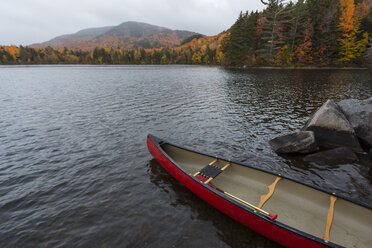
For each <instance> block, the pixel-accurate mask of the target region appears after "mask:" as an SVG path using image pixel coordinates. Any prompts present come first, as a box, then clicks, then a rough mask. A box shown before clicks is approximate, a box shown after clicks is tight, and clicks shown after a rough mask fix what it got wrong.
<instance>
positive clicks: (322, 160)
mask: <svg viewBox="0 0 372 248" xmlns="http://www.w3.org/2000/svg"><path fill="white" fill-rule="evenodd" d="M303 160H304V161H305V162H308V163H316V164H318V165H337V164H350V163H354V162H357V161H358V157H357V155H356V154H355V153H354V152H353V151H352V150H351V149H349V148H346V147H338V148H334V149H331V150H328V151H323V152H317V153H314V154H309V155H307V156H305V157H304V158H303Z"/></svg>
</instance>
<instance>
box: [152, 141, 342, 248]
mask: <svg viewBox="0 0 372 248" xmlns="http://www.w3.org/2000/svg"><path fill="white" fill-rule="evenodd" d="M151 137H152V136H149V137H148V138H147V147H148V149H149V151H150V153H151V155H152V156H153V157H154V158H155V159H156V160H157V161H158V162H159V163H160V164H161V165H162V166H163V167H164V168H165V169H166V170H167V171H168V172H169V173H170V174H171V175H172V176H173V177H174V178H175V179H177V180H178V181H179V182H180V183H182V184H183V185H184V186H186V187H187V188H188V189H189V190H191V191H192V192H193V193H194V194H196V195H197V196H198V197H199V198H201V199H203V200H204V201H206V202H207V203H209V204H210V205H212V206H213V207H215V208H216V209H218V210H219V211H221V212H223V213H224V214H226V215H228V216H230V217H231V218H233V219H235V220H236V221H238V222H240V223H241V224H243V225H245V226H247V227H248V228H250V229H252V230H254V231H255V232H257V233H259V234H261V235H263V236H265V237H267V238H269V239H271V240H273V241H275V242H277V243H279V244H281V245H284V246H286V247H294V248H298V247H301V248H307V247H309V248H318V247H341V246H338V245H336V244H333V243H326V242H325V241H323V240H321V239H318V238H316V237H314V236H311V235H308V234H305V233H302V232H300V231H298V230H295V229H291V227H288V226H285V225H284V224H282V223H278V222H276V221H273V220H270V219H269V218H267V217H265V216H264V215H261V214H259V213H257V212H254V211H253V210H251V209H249V208H247V207H245V206H243V205H242V204H240V203H238V202H235V201H233V200H230V199H228V198H227V196H224V195H223V194H222V193H220V192H219V191H218V190H216V189H213V188H212V187H208V186H207V185H205V184H204V183H203V182H201V181H199V180H197V179H196V178H195V177H193V176H192V175H191V174H189V173H187V172H186V171H184V170H183V169H181V168H180V167H179V166H178V165H177V164H176V163H174V162H173V161H172V159H171V158H169V157H168V155H166V154H165V152H164V151H163V150H162V149H161V147H160V144H155V143H154V141H153V140H152V139H151ZM159 143H160V142H159ZM306 236H307V237H306Z"/></svg>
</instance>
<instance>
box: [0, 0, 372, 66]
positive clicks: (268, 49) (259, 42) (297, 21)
mask: <svg viewBox="0 0 372 248" xmlns="http://www.w3.org/2000/svg"><path fill="white" fill-rule="evenodd" d="M263 3H264V4H266V5H267V6H266V8H265V9H264V10H262V11H260V12H258V11H256V12H250V13H249V12H245V13H243V12H241V13H240V15H239V17H238V19H237V21H236V22H235V23H234V25H232V26H231V28H230V29H229V30H228V31H227V32H224V33H221V34H219V35H216V36H209V37H202V36H200V35H197V36H191V37H189V38H187V39H185V40H184V42H183V43H181V45H179V46H173V45H171V44H169V45H165V46H164V47H160V48H152V49H146V48H144V47H143V46H142V48H132V47H129V48H128V47H127V48H122V47H118V46H112V45H110V44H111V43H107V44H105V46H104V47H96V48H94V49H92V50H86V51H84V50H70V49H67V48H64V49H53V48H51V47H46V48H40V49H39V48H29V47H22V46H20V47H17V46H0V64H64V63H65V64H206V65H208V64H212V65H214V64H221V65H226V66H237V67H241V66H298V67H301V66H329V65H332V66H368V65H372V39H371V37H372V12H371V8H370V7H371V6H370V5H371V2H370V1H369V2H366V1H365V0H355V1H354V0H298V1H296V2H295V3H294V2H292V1H290V2H288V1H284V0H267V1H263ZM115 44H116V43H115Z"/></svg>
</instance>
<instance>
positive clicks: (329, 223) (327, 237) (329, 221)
mask: <svg viewBox="0 0 372 248" xmlns="http://www.w3.org/2000/svg"><path fill="white" fill-rule="evenodd" d="M336 200H337V197H336V196H333V195H331V197H330V203H329V209H328V215H327V224H326V230H325V232H324V236H323V239H324V240H326V241H330V235H329V234H330V232H331V227H332V222H333V213H334V210H335V202H336Z"/></svg>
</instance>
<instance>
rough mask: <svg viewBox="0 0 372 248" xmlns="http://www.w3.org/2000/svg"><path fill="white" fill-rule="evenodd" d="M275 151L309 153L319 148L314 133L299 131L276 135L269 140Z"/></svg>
mask: <svg viewBox="0 0 372 248" xmlns="http://www.w3.org/2000/svg"><path fill="white" fill-rule="evenodd" d="M269 143H270V146H271V147H272V149H273V150H274V151H275V152H276V153H311V152H315V151H317V150H318V149H319V147H318V145H317V143H316V142H315V137H314V133H313V132H311V131H300V132H297V133H290V134H287V135H283V136H279V137H276V138H274V139H272V140H270V141H269Z"/></svg>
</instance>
